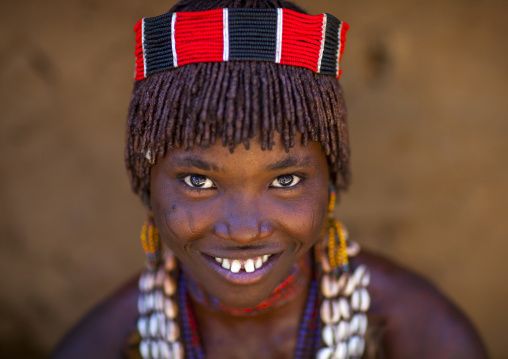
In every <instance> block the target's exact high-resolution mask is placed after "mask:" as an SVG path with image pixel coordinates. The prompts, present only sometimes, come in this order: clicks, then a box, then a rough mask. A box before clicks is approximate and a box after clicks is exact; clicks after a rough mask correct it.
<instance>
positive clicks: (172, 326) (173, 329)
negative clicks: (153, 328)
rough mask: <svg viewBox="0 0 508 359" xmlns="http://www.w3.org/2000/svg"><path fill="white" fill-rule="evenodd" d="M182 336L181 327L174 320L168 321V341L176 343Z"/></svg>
mask: <svg viewBox="0 0 508 359" xmlns="http://www.w3.org/2000/svg"><path fill="white" fill-rule="evenodd" d="M179 336H180V327H179V326H178V324H177V323H176V322H175V321H174V320H168V321H167V324H166V339H167V340H168V341H169V342H176V340H177V339H178V337H179Z"/></svg>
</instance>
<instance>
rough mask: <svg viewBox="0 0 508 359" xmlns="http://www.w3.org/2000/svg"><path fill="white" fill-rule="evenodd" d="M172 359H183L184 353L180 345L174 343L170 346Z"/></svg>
mask: <svg viewBox="0 0 508 359" xmlns="http://www.w3.org/2000/svg"><path fill="white" fill-rule="evenodd" d="M171 349H172V352H173V359H183V355H184V351H183V346H182V343H180V342H174V343H173V345H172V348H171Z"/></svg>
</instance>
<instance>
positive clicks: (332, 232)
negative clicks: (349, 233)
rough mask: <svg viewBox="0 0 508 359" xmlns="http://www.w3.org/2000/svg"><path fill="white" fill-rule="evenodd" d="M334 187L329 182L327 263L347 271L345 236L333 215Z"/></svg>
mask: <svg viewBox="0 0 508 359" xmlns="http://www.w3.org/2000/svg"><path fill="white" fill-rule="evenodd" d="M335 199H336V196H335V187H334V186H333V185H332V184H331V183H330V202H329V203H328V219H327V225H328V263H329V264H330V267H331V269H335V268H336V267H339V268H340V269H341V270H342V271H343V272H347V271H349V259H348V254H347V245H346V236H345V231H344V228H343V227H342V224H341V223H340V222H339V221H337V220H336V219H335V218H334V216H333V210H334V208H335Z"/></svg>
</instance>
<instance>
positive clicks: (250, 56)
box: [228, 9, 277, 61]
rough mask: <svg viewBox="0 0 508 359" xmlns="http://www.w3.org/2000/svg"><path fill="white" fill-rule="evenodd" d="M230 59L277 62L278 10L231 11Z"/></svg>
mask: <svg viewBox="0 0 508 359" xmlns="http://www.w3.org/2000/svg"><path fill="white" fill-rule="evenodd" d="M228 11H229V59H230V60H258V61H275V49H276V43H277V10H275V9H229V10H228Z"/></svg>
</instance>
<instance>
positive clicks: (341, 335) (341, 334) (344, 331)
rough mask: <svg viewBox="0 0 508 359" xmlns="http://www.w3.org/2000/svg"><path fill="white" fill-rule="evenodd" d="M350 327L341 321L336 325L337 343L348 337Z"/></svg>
mask: <svg viewBox="0 0 508 359" xmlns="http://www.w3.org/2000/svg"><path fill="white" fill-rule="evenodd" d="M349 328H350V325H349V323H348V322H346V321H345V320H341V321H340V322H339V324H338V325H337V342H340V341H343V340H346V339H347V338H348V337H349V335H350V334H349V331H350V329H349Z"/></svg>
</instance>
